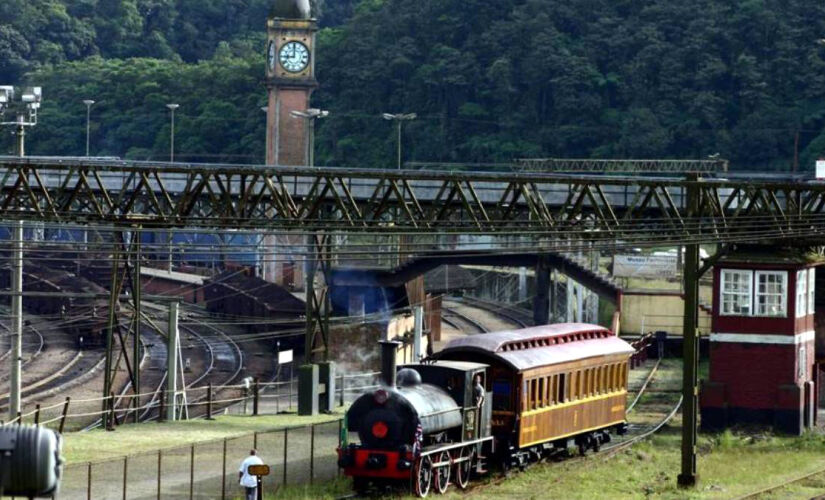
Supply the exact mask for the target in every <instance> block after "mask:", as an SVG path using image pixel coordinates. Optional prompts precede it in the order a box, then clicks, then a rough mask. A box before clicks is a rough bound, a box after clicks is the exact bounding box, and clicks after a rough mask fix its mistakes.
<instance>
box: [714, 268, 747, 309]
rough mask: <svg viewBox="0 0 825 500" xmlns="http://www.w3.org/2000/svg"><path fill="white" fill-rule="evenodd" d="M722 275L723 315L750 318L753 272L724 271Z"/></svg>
mask: <svg viewBox="0 0 825 500" xmlns="http://www.w3.org/2000/svg"><path fill="white" fill-rule="evenodd" d="M721 274H722V283H721V287H720V290H721V291H722V314H723V315H725V316H750V314H751V289H752V287H753V272H752V271H739V270H733V269H723V270H722V273H721Z"/></svg>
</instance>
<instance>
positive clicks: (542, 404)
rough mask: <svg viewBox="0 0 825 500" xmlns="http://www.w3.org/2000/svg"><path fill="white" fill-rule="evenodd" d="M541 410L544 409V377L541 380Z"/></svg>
mask: <svg viewBox="0 0 825 500" xmlns="http://www.w3.org/2000/svg"><path fill="white" fill-rule="evenodd" d="M538 406H539V408H543V407H544V377H541V378H540V379H539V404H538Z"/></svg>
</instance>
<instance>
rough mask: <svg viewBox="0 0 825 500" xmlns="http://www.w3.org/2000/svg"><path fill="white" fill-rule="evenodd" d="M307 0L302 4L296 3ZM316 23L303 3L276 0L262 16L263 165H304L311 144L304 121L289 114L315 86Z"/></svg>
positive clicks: (305, 103) (304, 102) (305, 102)
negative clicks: (265, 16) (265, 104)
mask: <svg viewBox="0 0 825 500" xmlns="http://www.w3.org/2000/svg"><path fill="white" fill-rule="evenodd" d="M303 3H306V8H303V7H302V6H301V4H303ZM317 31H318V24H317V22H316V20H315V19H312V18H311V17H310V15H309V9H308V2H305V0H304V1H302V0H296V1H295V2H294V5H291V2H286V1H279V2H277V3H276V6H275V8H274V9H273V11H272V16H271V17H270V18H269V19H268V20H267V34H268V36H267V46H266V87H267V90H268V92H269V103H268V109H267V119H266V125H267V127H266V163H267V165H307V164H308V163H309V157H308V151H309V147H310V145H309V144H308V141H309V131H308V130H307V125H306V123H305V120H298V119H295V118H292V117H291V116H290V112H292V111H306V110H307V109H308V108H309V99H310V96H311V95H312V92H313V91H314V90H315V88H316V87H317V86H318V82H317V81H316V80H315V35H316V33H317Z"/></svg>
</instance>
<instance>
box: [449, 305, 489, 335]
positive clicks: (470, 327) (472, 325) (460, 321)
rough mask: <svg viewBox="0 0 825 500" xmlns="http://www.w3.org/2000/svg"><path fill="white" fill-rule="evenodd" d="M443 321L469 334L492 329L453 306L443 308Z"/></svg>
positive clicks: (486, 331)
mask: <svg viewBox="0 0 825 500" xmlns="http://www.w3.org/2000/svg"><path fill="white" fill-rule="evenodd" d="M441 321H443V322H444V323H447V324H448V325H450V326H451V327H453V328H455V329H456V330H458V331H461V332H464V333H465V334H467V335H475V334H479V333H488V332H489V331H490V330H488V329H487V328H486V327H485V326H484V325H482V324H481V323H479V322H478V321H476V320H474V319H473V318H471V317H470V316H468V315H466V314H463V313H460V312H459V311H458V310H457V309H455V308H452V307H442V308H441Z"/></svg>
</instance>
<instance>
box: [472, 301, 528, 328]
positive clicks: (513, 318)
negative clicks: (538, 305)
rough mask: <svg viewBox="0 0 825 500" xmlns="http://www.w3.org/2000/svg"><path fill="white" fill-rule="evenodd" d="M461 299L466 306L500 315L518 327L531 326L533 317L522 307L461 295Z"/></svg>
mask: <svg viewBox="0 0 825 500" xmlns="http://www.w3.org/2000/svg"><path fill="white" fill-rule="evenodd" d="M461 301H462V302H463V303H465V304H467V305H468V306H472V307H475V308H478V309H482V310H484V311H487V312H490V313H493V314H495V315H497V316H500V317H502V318H504V319H506V320H508V321H510V322H512V323H514V324H515V325H517V326H518V327H519V328H527V327H530V326H533V317H532V314H531V313H530V311H527V310H525V309H522V308H521V307H517V306H513V305H510V304H500V303H496V302H489V301H486V300H482V299H478V298H475V297H462V299H461Z"/></svg>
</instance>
